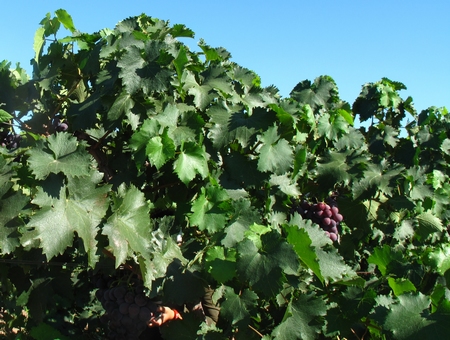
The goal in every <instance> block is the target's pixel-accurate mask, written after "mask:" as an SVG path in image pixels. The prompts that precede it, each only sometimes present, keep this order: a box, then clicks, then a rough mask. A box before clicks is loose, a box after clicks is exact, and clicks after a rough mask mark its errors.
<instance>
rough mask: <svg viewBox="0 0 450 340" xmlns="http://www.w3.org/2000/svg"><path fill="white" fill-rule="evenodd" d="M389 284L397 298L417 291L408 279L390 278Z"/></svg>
mask: <svg viewBox="0 0 450 340" xmlns="http://www.w3.org/2000/svg"><path fill="white" fill-rule="evenodd" d="M388 283H389V287H391V288H392V290H393V292H394V295H395V296H399V295H402V294H404V293H408V292H415V291H416V287H415V286H414V284H413V283H412V282H411V281H410V280H408V279H394V278H393V277H390V278H388Z"/></svg>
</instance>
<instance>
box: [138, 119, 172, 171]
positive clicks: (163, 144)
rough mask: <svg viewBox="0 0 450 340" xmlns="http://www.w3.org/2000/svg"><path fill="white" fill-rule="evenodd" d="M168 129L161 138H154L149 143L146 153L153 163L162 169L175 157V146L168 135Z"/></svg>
mask: <svg viewBox="0 0 450 340" xmlns="http://www.w3.org/2000/svg"><path fill="white" fill-rule="evenodd" d="M167 130H168V129H167V128H166V129H164V131H163V133H162V134H161V135H160V136H155V137H152V138H151V139H150V140H148V142H147V146H146V148H145V153H146V154H147V156H148V158H149V159H150V161H151V163H152V164H153V165H154V166H156V168H157V169H160V168H161V167H162V166H163V165H164V164H166V162H167V161H168V160H169V159H171V158H173V157H174V156H175V144H174V143H173V140H172V139H171V138H170V137H169V135H168V134H167Z"/></svg>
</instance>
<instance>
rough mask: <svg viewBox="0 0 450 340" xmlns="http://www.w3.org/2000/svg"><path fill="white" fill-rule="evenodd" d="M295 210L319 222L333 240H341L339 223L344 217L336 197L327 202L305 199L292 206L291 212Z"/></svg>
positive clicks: (305, 217) (303, 216)
mask: <svg viewBox="0 0 450 340" xmlns="http://www.w3.org/2000/svg"><path fill="white" fill-rule="evenodd" d="M294 212H297V213H299V214H300V215H301V216H302V218H304V219H308V220H311V221H313V222H314V223H316V224H318V225H319V226H320V227H321V228H322V229H323V230H324V231H325V233H326V234H327V236H328V237H329V238H330V239H331V240H332V241H333V242H334V241H339V224H340V222H342V220H343V217H342V215H341V214H340V213H339V209H338V207H337V203H336V201H335V200H334V199H330V200H329V201H328V202H327V203H325V202H318V203H309V202H307V201H303V202H301V203H300V204H294V205H293V206H292V209H291V214H293V213H294Z"/></svg>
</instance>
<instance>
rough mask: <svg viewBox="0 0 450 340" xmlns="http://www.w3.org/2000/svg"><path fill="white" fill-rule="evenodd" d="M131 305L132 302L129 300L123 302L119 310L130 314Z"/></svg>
mask: <svg viewBox="0 0 450 340" xmlns="http://www.w3.org/2000/svg"><path fill="white" fill-rule="evenodd" d="M129 307H130V304H129V303H127V302H123V303H121V304H120V305H119V311H120V313H122V314H123V315H125V314H128V308H129Z"/></svg>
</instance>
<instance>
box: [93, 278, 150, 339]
mask: <svg viewBox="0 0 450 340" xmlns="http://www.w3.org/2000/svg"><path fill="white" fill-rule="evenodd" d="M96 286H97V288H98V290H97V292H96V297H97V299H98V300H99V301H100V303H101V304H102V306H103V308H104V309H105V314H103V316H102V318H101V320H102V322H103V323H104V324H106V326H107V327H108V330H109V333H108V339H137V338H138V337H139V335H140V334H141V333H142V332H143V331H144V330H145V329H146V328H147V325H148V322H149V320H150V319H151V318H152V317H153V316H154V315H157V314H158V313H157V307H158V306H157V304H156V303H155V302H153V301H151V300H150V299H149V298H148V297H147V296H146V295H145V294H144V289H143V286H142V285H140V284H133V285H130V284H129V282H128V283H127V281H120V280H119V281H118V280H116V279H113V278H109V279H108V280H105V279H104V278H99V279H97V281H96Z"/></svg>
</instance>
